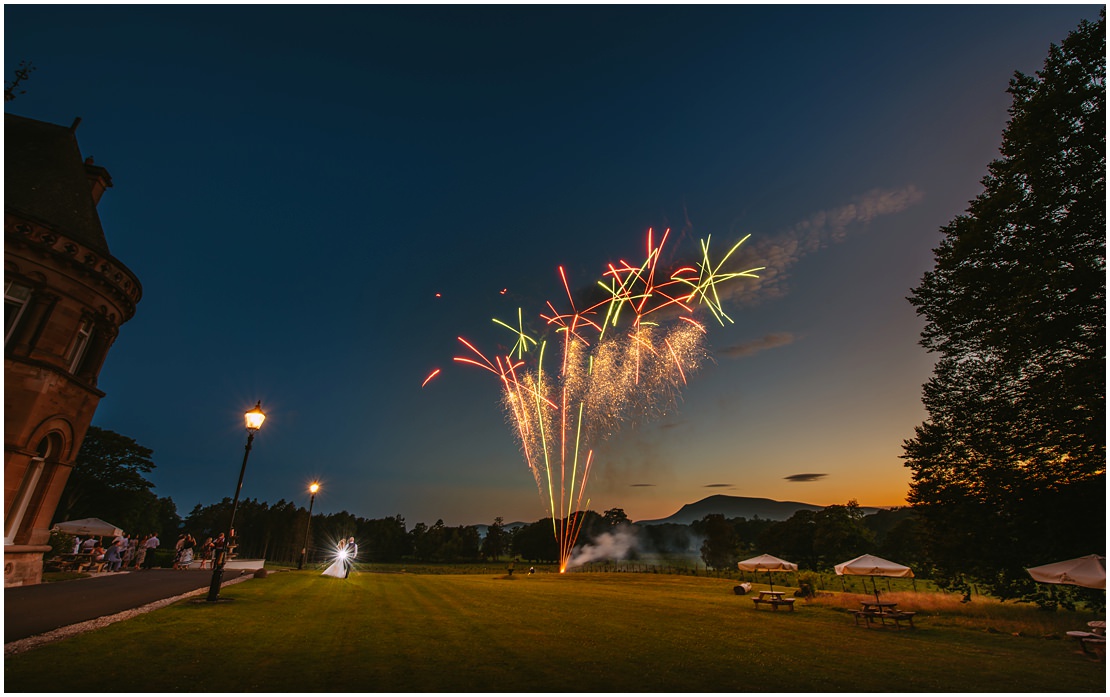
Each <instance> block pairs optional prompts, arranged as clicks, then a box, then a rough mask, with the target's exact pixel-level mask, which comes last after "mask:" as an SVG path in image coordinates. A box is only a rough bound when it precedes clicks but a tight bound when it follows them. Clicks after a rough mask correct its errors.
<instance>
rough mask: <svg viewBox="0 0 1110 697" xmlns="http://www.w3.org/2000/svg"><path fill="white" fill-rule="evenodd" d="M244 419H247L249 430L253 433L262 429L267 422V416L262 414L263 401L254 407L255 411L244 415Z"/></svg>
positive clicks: (252, 410)
mask: <svg viewBox="0 0 1110 697" xmlns="http://www.w3.org/2000/svg"><path fill="white" fill-rule="evenodd" d="M243 418H244V419H246V421H247V430H248V431H250V432H251V433H254V432H255V431H257V430H258V429H260V428H262V422H263V421H265V420H266V415H265V414H263V413H262V401H261V400H259V402H258V403H257V404H255V405H254V409H251V410H250V411H248V412H247V413H246V414H243Z"/></svg>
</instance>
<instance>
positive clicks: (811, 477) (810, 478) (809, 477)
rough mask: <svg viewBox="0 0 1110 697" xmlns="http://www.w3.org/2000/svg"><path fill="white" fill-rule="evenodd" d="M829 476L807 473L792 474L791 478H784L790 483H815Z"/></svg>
mask: <svg viewBox="0 0 1110 697" xmlns="http://www.w3.org/2000/svg"><path fill="white" fill-rule="evenodd" d="M827 476H829V475H827V474H824V473H806V474H792V475H790V476H789V477H783V479H785V480H786V481H788V482H815V481H817V480H818V479H823V478H824V477H827Z"/></svg>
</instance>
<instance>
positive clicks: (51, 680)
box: [4, 571, 1105, 692]
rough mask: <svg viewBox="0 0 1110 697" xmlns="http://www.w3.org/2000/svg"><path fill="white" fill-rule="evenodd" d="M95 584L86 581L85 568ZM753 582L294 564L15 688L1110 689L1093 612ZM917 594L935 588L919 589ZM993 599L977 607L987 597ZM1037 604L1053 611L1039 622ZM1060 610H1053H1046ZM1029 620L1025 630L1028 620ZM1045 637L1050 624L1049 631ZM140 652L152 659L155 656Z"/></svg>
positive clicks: (31, 663)
mask: <svg viewBox="0 0 1110 697" xmlns="http://www.w3.org/2000/svg"><path fill="white" fill-rule="evenodd" d="M78 582H79V581H78ZM733 585H735V581H733V580H728V579H715V578H705V577H690V576H679V575H662V574H567V575H563V576H560V575H558V574H551V573H537V574H536V575H535V576H528V575H526V574H522V573H519V572H518V573H517V574H515V575H514V576H513V577H511V578H509V577H506V576H504V575H493V574H490V575H482V574H465V575H464V574H450V575H447V574H444V575H425V574H411V573H360V574H357V575H352V577H351V578H350V579H347V580H342V579H333V578H325V577H322V576H319V575H318V572H308V571H305V572H282V573H276V574H271V575H270V576H269V577H267V578H265V579H254V580H251V581H248V582H246V583H241V584H238V585H235V586H231V587H228V588H226V589H225V590H224V591H223V592H222V593H221V597H223V598H231V599H233V600H231V601H230V602H226V603H223V602H221V603H218V604H210V603H205V602H203V601H201V602H190V601H183V602H180V603H177V604H175V605H173V606H170V607H167V608H164V609H162V610H158V611H155V612H152V613H149V614H146V615H143V616H140V617H137V618H134V619H131V620H127V621H124V622H119V623H117V624H114V625H111V626H108V627H105V628H103V629H99V630H96V631H93V632H89V633H86V634H82V635H79V636H76V637H72V638H70V639H66V640H63V641H60V642H57V643H54V644H50V645H46V646H43V647H40V648H37V649H34V650H31V651H28V652H26V653H23V654H16V655H13V656H11V657H8V658H6V659H5V666H4V668H5V669H4V688H5V690H6V691H8V692H23V691H43V690H48V691H52V692H71V691H72V692H90V691H91V692H109V691H112V692H127V691H140V690H141V691H144V692H178V691H180V692H207V691H220V692H225V691H231V692H251V691H266V692H291V691H292V692H312V691H316V692H319V691H323V692H327V691H351V692H356V691H367V692H381V691H435V692H463V691H482V692H507V691H513V692H554V691H570V692H582V691H591V692H659V691H663V692H733V691H743V692H756V691H758V692H785V691H808V692H840V691H850V692H910V691H938V692H1104V690H1105V666H1104V664H1103V663H1102V662H1099V661H1093V660H1091V659H1089V658H1087V657H1085V656H1084V655H1083V654H1082V653H1080V652H1079V649H1078V646H1077V645H1076V644H1075V643H1074V642H1072V641H1068V640H1066V639H1065V640H1049V639H1046V638H1044V637H1043V636H1042V634H1040V633H1041V632H1044V631H1045V630H1046V629H1047V632H1045V633H1049V634H1051V635H1053V636H1060V635H1061V634H1062V631H1064V630H1066V629H1075V628H1078V627H1079V626H1082V625H1083V624H1084V623H1085V621H1086V619H1087V617H1086V616H1085V615H1082V616H1081V615H1080V614H1078V613H1043V612H1038V611H1037V610H1035V609H1033V608H1031V607H1014V606H1013V605H1012V604H1011V605H1008V606H1006V607H1005V609H1004V610H1003V608H1002V607H1001V604H997V605H999V607H997V608H993V609H992V608H991V607H989V605H987V604H984V603H971V604H969V606H960V605H959V603H958V602H956V603H954V604H951V605H950V604H949V603H947V602H942V601H938V600H936V599H935V598H933V596H938V594H926V593H920V594H909V593H907V594H899V597H897V598H895V599H896V600H898V601H899V602H900V603H901V604H902V606H904V607H907V609H917V610H918V611H919V614H918V616H917V617H916V618H915V622H916V623H917V625H918V628H917V629H916V630H903V631H893V630H881V629H867V628H866V627H857V626H855V624H854V622H853V619H852V616H851V614H849V612H848V608H850V607H853V605H854V604H856V603H858V598H859V597H861V596H854V595H851V594H837V593H833V594H829V595H824V596H821V597H819V598H817V599H816V600H814V601H812V602H805V601H801V600H799V601H798V603H797V605H798V607H797V610H796V611H795V612H792V613H791V612H786V611H779V612H770V611H768V610H763V609H761V610H756V609H755V608H754V606H753V603H752V602H751V600H750V597H744V596H737V595H734V594H733V592H732V586H733ZM915 602H916V605H915ZM970 606H975V607H970ZM1034 620H1035V621H1034ZM1046 622H1047V624H1045V623H1046ZM1015 628H1019V629H1017V630H1016V631H1012V630H1015ZM1031 634H1032V635H1031ZM140 666H141V668H140Z"/></svg>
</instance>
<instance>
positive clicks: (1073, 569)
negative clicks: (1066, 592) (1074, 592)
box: [1026, 554, 1106, 590]
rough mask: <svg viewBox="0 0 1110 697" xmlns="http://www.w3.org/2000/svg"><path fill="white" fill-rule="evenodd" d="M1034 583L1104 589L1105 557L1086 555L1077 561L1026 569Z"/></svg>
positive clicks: (1069, 560) (1059, 562)
mask: <svg viewBox="0 0 1110 697" xmlns="http://www.w3.org/2000/svg"><path fill="white" fill-rule="evenodd" d="M1026 571H1028V572H1029V575H1030V576H1032V577H1033V580H1034V581H1040V582H1041V583H1063V584H1066V585H1069V586H1082V587H1084V588H1102V589H1103V590H1105V589H1106V557H1100V556H1099V555H1097V554H1088V555H1087V556H1085V557H1079V558H1078V559H1068V560H1067V561H1058V562H1056V563H1054V564H1045V565H1044V566H1034V567H1033V568H1031V569H1026Z"/></svg>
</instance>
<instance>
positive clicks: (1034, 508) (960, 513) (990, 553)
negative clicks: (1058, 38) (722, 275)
mask: <svg viewBox="0 0 1110 697" xmlns="http://www.w3.org/2000/svg"><path fill="white" fill-rule="evenodd" d="M1105 32H1106V30H1105V10H1103V12H1102V14H1101V17H1100V19H1099V21H1098V22H1088V21H1083V22H1081V23H1080V25H1079V27H1078V28H1077V29H1076V30H1075V31H1073V32H1072V33H1071V34H1069V35H1068V37H1067V38H1066V39H1065V40H1064V41H1063V42H1062V43H1061V44H1060V45H1059V46H1057V45H1052V46H1051V48H1050V50H1049V55H1048V58H1047V59H1046V60H1045V63H1044V68H1043V69H1042V70H1041V71H1039V72H1037V73H1036V74H1035V75H1025V74H1022V73H1020V72H1018V73H1015V75H1014V77H1013V79H1012V80H1011V81H1010V86H1009V90H1008V92H1009V93H1010V94H1011V95H1012V97H1013V103H1012V106H1011V108H1010V121H1009V123H1008V125H1007V127H1006V130H1005V132H1004V133H1003V136H1002V146H1001V148H1000V153H1001V157H999V158H998V159H996V160H994V161H993V162H991V163H990V165H989V167H988V174H987V176H986V177H984V179H983V180H982V184H983V187H984V190H983V192H982V193H981V194H980V195H979V196H978V197H976V199H975V200H974V201H972V202H971V204H970V207H969V208H968V209H967V211H966V213H965V214H963V215H960V216H959V217H957V218H956V219H955V220H953V221H952V222H951V223H949V224H948V225H947V226H945V227H944V228H942V232H943V233H944V235H945V237H944V240H943V241H942V242H941V244H940V246H939V247H938V248H937V249H936V250H934V251H935V254H936V265H935V268H934V269H933V270H932V271H930V272H928V273H926V274H925V276H924V278H923V279H922V282H921V285H920V286H919V287H917V288H915V289H914V290H913V294H912V296H911V297H910V298H909V300H910V302H911V303H912V304H913V305H914V306H915V307H916V308H917V312H918V314H919V315H922V316H923V317H924V318H925V320H926V324H925V328H924V330H923V332H922V340H921V344H922V345H923V346H924V347H925V348H926V349H928V350H929V351H933V352H936V353H937V354H939V359H938V361H937V364H936V368H935V371H934V374H933V377H932V378H931V379H930V380H929V382H928V383H927V384H926V385H925V387H924V391H923V392H924V405H925V407H926V410H927V412H928V419H927V421H926V422H925V423H924V424H922V425H921V426H919V427H917V429H916V435H915V437H914V438H913V439H911V440H908V441H906V443H905V455H904V457H905V459H906V466H907V467H909V468H910V469H911V470H912V482H911V488H910V494H909V500H910V502H911V503H912V504H914V506H915V507H916V509H917V510H918V511H919V512H920V513H921V515H922V516H923V518H924V519H925V521H926V522H927V525H926V526H925V529H926V530H927V531H928V537H929V539H928V543H929V546H930V554H931V555H932V557H933V560H934V561H935V562H936V563H937V565H938V567H939V570H940V571H941V573H942V574H943V575H944V576H946V577H947V578H948V579H949V580H950V581H954V582H958V581H959V579H960V578H961V577H966V578H968V579H973V580H977V581H980V582H983V583H986V584H988V585H989V586H990V587H991V588H992V589H993V590H995V591H996V592H999V593H1000V594H1002V595H1003V596H1004V597H1006V596H1010V597H1012V596H1015V595H1018V594H1020V593H1022V592H1023V589H1027V588H1028V587H1029V585H1030V584H1029V579H1028V576H1027V575H1026V574H1025V573H1024V571H1023V567H1024V566H1031V565H1034V564H1041V563H1046V562H1051V561H1057V560H1060V559H1064V558H1067V557H1069V556H1078V555H1081V554H1089V553H1091V552H1095V551H1099V552H1101V551H1102V550H1103V549H1104V544H1105V542H1104V532H1105V531H1104V527H1103V525H1102V522H1103V517H1104V515H1105V510H1106V495H1105V476H1106V475H1105V460H1106V451H1105V437H1106V433H1105V390H1106V381H1105V356H1106V325H1105V312H1106V298H1105V273H1106V247H1105V237H1106V215H1105V204H1106V132H1105V128H1106V87H1105V82H1104V80H1105V75H1106V63H1105V50H1106V49H1105V42H1106V39H1105Z"/></svg>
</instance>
